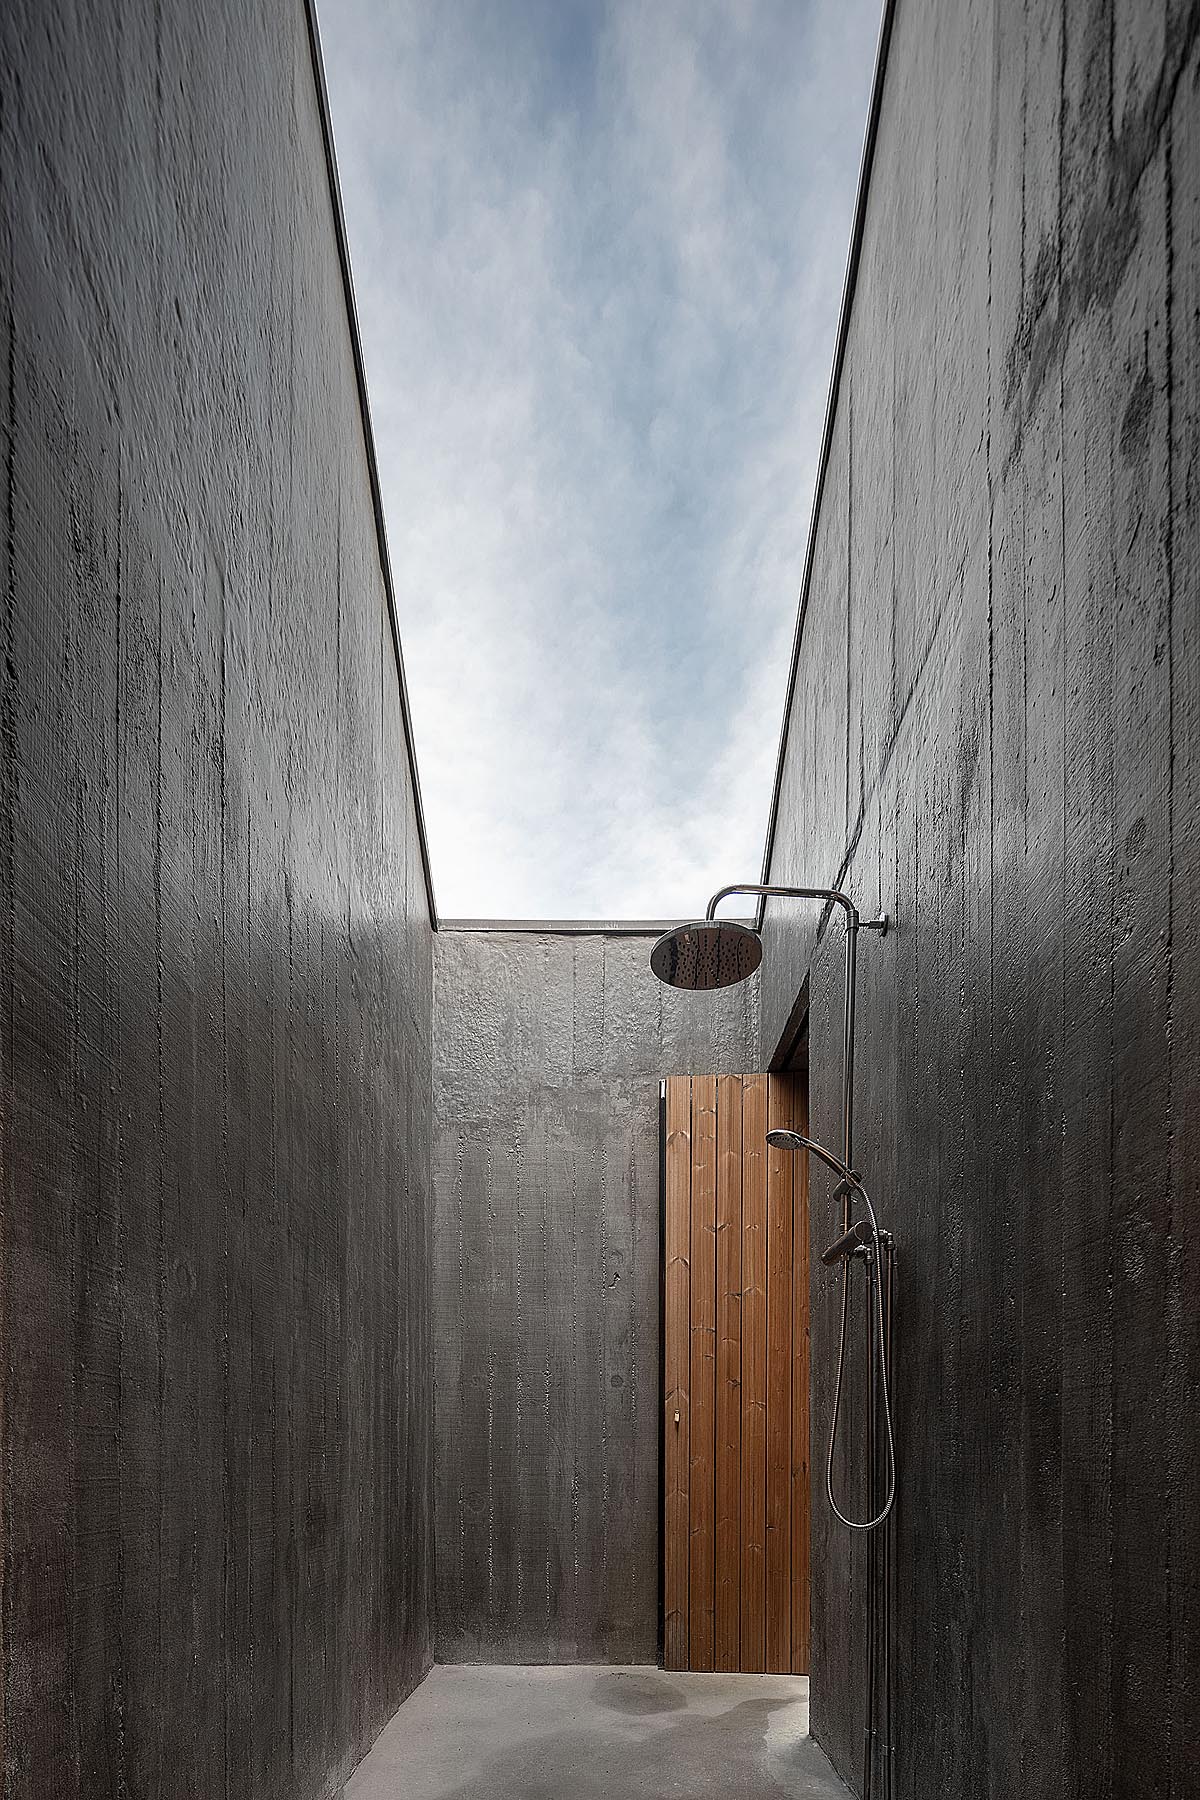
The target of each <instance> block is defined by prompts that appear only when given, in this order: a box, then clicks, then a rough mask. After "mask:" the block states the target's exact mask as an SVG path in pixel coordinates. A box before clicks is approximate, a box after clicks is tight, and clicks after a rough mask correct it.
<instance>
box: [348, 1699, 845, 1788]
mask: <svg viewBox="0 0 1200 1800" xmlns="http://www.w3.org/2000/svg"><path fill="white" fill-rule="evenodd" d="M846 1793H847V1790H846V1789H845V1788H844V1787H843V1785H842V1783H841V1782H840V1781H839V1780H838V1778H837V1776H836V1775H835V1774H834V1773H833V1771H832V1769H831V1768H830V1766H829V1763H828V1762H827V1761H826V1759H825V1757H824V1756H823V1755H822V1753H821V1751H820V1750H819V1749H818V1748H817V1746H816V1745H815V1744H814V1743H813V1742H812V1740H811V1739H810V1738H809V1736H808V1682H807V1680H806V1679H805V1678H804V1677H803V1676H790V1675H681V1674H667V1673H665V1672H664V1671H663V1670H662V1669H657V1668H647V1667H642V1666H636V1665H635V1666H633V1667H624V1668H620V1667H611V1666H609V1667H586V1666H577V1667H575V1668H569V1669H568V1668H557V1669H546V1668H540V1669H528V1668H511V1667H510V1668H486V1667H476V1668H463V1667H459V1668H447V1667H443V1666H439V1667H438V1668H435V1669H434V1670H433V1672H432V1673H431V1674H430V1676H429V1678H428V1679H427V1680H426V1681H425V1682H424V1684H423V1685H422V1686H421V1687H420V1688H418V1689H417V1692H416V1693H415V1694H414V1695H413V1696H412V1698H411V1699H410V1700H408V1701H406V1702H405V1704H404V1705H403V1706H402V1707H401V1708H400V1710H399V1712H398V1713H397V1714H396V1716H395V1718H394V1719H393V1720H392V1721H391V1723H390V1724H389V1725H388V1727H387V1729H386V1730H385V1731H384V1732H383V1733H382V1735H381V1736H380V1738H379V1739H378V1741H377V1742H376V1744H375V1746H374V1747H373V1749H372V1750H371V1752H370V1754H369V1755H368V1756H367V1758H366V1759H365V1761H364V1762H363V1763H362V1764H360V1766H359V1768H358V1769H357V1770H356V1771H355V1773H354V1775H353V1776H352V1778H351V1780H350V1782H349V1783H348V1785H347V1787H346V1794H345V1800H846Z"/></svg>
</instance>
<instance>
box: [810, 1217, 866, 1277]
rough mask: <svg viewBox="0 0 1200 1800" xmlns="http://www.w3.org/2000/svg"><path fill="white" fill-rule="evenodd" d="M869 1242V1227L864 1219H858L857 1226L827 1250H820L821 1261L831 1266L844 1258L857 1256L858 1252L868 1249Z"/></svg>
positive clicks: (844, 1233) (853, 1226) (852, 1227)
mask: <svg viewBox="0 0 1200 1800" xmlns="http://www.w3.org/2000/svg"><path fill="white" fill-rule="evenodd" d="M871 1240H872V1233H871V1227H870V1226H869V1225H868V1224H867V1222H866V1220H865V1219H860V1220H859V1221H858V1224H857V1225H852V1226H851V1227H850V1229H849V1231H844V1232H843V1233H842V1235H841V1237H840V1238H838V1239H837V1240H836V1241H835V1242H834V1243H832V1244H830V1246H829V1248H828V1250H822V1252H821V1261H822V1262H823V1263H827V1264H829V1265H831V1266H832V1264H834V1263H836V1262H841V1260H842V1258H843V1257H844V1256H857V1255H858V1253H859V1251H860V1250H865V1249H866V1248H867V1247H868V1245H869V1244H870V1243H871Z"/></svg>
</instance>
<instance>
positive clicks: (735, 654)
mask: <svg viewBox="0 0 1200 1800" xmlns="http://www.w3.org/2000/svg"><path fill="white" fill-rule="evenodd" d="M321 22H322V28H323V36H324V48H325V56H326V62H327V72H328V79H329V87H330V96H331V106H332V111H333V121H334V132H335V137H336V141H337V149H338V159H339V165H340V168H341V175H342V185H343V193H344V201H345V208H346V215H347V222H348V229H349V235H350V245H351V256H352V261H353V265H354V273H355V284H356V289H357V294H358V301H359V309H360V314H361V320H362V330H363V339H364V353H365V357H366V364H367V374H368V382H369V387H370V393H371V407H372V417H373V422H374V427H375V435H376V440H377V446H378V452H379V462H380V472H381V479H382V485H383V489H384V503H385V511H386V515H387V526H388V541H389V547H390V552H391V557H392V563H393V568H394V572H395V577H396V586H397V600H398V606H399V611H400V623H401V632H402V636H403V641H404V649H405V660H406V664H407V669H408V676H409V686H410V690H411V695H412V704H413V719H414V730H415V734H416V740H417V752H418V758H419V763H420V769H421V781H422V787H423V791H424V795H425V803H426V811H427V816H428V824H429V835H430V845H431V855H432V862H433V876H434V885H435V889H436V891H437V895H438V900H439V906H440V910H441V911H442V913H443V915H444V916H446V917H461V916H471V917H529V918H535V917H542V918H568V917H605V918H619V917H654V918H658V917H671V916H676V915H680V914H686V913H690V912H693V911H695V910H696V909H697V908H698V907H699V906H700V905H701V904H702V903H703V901H704V900H705V899H706V898H707V895H708V893H709V892H710V891H711V890H712V889H713V888H714V887H716V886H719V885H720V884H721V883H723V882H725V881H729V880H732V879H736V878H749V879H754V878H755V876H756V873H757V869H758V866H759V863H760V860H761V854H762V843H763V837H764V833H765V829H766V818H767V808H768V805H769V800H770V791H771V780H772V774H773V768H774V758H775V749H776V744H777V741H778V734H779V727H780V723H781V716H782V706H783V696H784V688H785V685H786V677H787V661H788V654H789V646H790V640H791V633H792V629H793V625H794V619H795V608H796V598H797V590H798V584H799V579H800V573H801V563H802V555H803V545H804V536H805V532H806V530H807V524H808V513H809V506H810V501H811V493H812V484H813V480H814V476H815V469H816V457H817V451H818V446H819V438H820V428H821V420H822V416H823V411H824V399H825V390H826V386H827V382H828V371H829V365H830V359H831V355H832V346H833V332H834V325H835V321H836V311H837V303H838V298H839V294H840V287H841V276H842V269H843V265H844V261H845V253H846V246H847V242H848V236H849V227H850V217H851V209H852V204H853V193H854V185H855V177H856V172H857V162H858V154H859V147H860V144H861V137H862V128H863V122H864V119H865V113H866V103H867V93H868V88H869V80H870V69H871V62H872V55H873V49H874V41H875V35H876V30H877V23H878V4H877V0H876V3H875V4H870V3H868V0H808V3H805V0H609V3H608V4H604V3H602V0H505V3H504V4H503V5H499V6H497V5H496V4H494V0H456V4H455V5H453V6H446V7H430V6H429V5H427V4H425V0H336V4H333V3H327V4H326V5H324V6H323V7H322V8H321Z"/></svg>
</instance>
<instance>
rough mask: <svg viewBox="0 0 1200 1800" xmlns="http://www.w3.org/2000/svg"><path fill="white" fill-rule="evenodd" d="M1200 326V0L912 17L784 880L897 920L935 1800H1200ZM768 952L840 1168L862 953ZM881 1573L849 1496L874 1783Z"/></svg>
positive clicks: (927, 1725) (918, 1745) (774, 1027)
mask: <svg viewBox="0 0 1200 1800" xmlns="http://www.w3.org/2000/svg"><path fill="white" fill-rule="evenodd" d="M1198 320H1200V5H1197V4H1196V0H1169V3H1163V4H1143V3H1141V0H1137V3H1134V0H1027V3H1025V4H1022V3H1021V0H1000V3H997V0H902V4H900V5H899V6H898V7H897V9H896V23H895V31H894V35H893V39H892V48H891V56H890V61H889V65H888V68H887V73H886V79H885V82H884V87H883V97H882V114H881V119H880V131H879V140H878V149H877V152H876V158H875V164H874V171H873V176H872V180H871V187H870V194H869V197H868V202H867V210H866V226H865V234H864V239H863V246H862V260H861V264H860V267H859V275H858V286H857V291H856V293H855V297H854V303H853V313H852V318H851V322H850V330H849V336H848V342H847V349H846V361H845V366H844V370H843V375H842V380H841V385H840V391H839V396H838V402H837V409H836V418H835V423H834V430H833V436H832V443H831V452H830V463H829V471H828V476H827V479H826V482H825V487H824V495H823V499H822V502H821V505H820V512H819V519H818V525H817V535H816V542H815V550H814V558H813V564H812V578H811V581H810V583H809V585H808V588H807V594H806V600H805V613H804V624H803V630H802V636H801V642H800V653H799V661H798V665H797V674H796V686H795V692H794V696H793V700H792V707H791V713H790V718H789V721H788V736H787V752H786V758H785V763H784V768H783V781H782V792H781V797H780V806H779V813H778V819H777V826H776V835H775V844H774V855H773V859H772V862H771V876H772V879H774V880H775V881H779V882H792V883H801V882H820V883H830V884H840V885H843V886H845V887H846V888H847V889H848V890H849V892H850V893H851V894H852V896H853V897H854V898H855V900H857V901H858V902H859V904H860V905H861V906H862V907H863V908H864V909H867V910H868V911H871V912H873V911H875V910H876V909H877V908H882V909H883V910H885V911H887V912H888V913H890V915H891V917H892V920H893V922H894V923H893V929H892V930H890V931H889V933H888V935H887V937H886V939H884V940H883V941H882V942H881V941H879V940H878V939H876V938H867V939H865V940H864V941H863V942H862V945H861V951H860V955H861V985H860V988H859V1001H860V1013H859V1040H858V1045H859V1060H858V1072H859V1084H858V1094H859V1134H858V1142H857V1146H856V1155H855V1160H856V1162H857V1163H858V1165H859V1167H860V1168H861V1169H862V1170H863V1171H864V1173H865V1176H866V1180H867V1182H868V1184H869V1186H870V1188H871V1192H872V1194H873V1196H874V1199H875V1201H876V1204H877V1205H878V1207H879V1213H880V1220H881V1222H882V1223H883V1224H884V1225H886V1226H888V1227H889V1228H890V1229H891V1230H892V1231H893V1232H894V1233H895V1234H896V1238H897V1242H898V1252H899V1263H898V1270H899V1276H898V1299H897V1336H896V1420H897V1431H898V1439H899V1443H898V1450H899V1467H900V1499H899V1505H898V1508H897V1514H896V1533H897V1563H898V1567H897V1596H898V1619H899V1630H898V1663H897V1711H896V1725H897V1736H898V1739H899V1746H900V1749H899V1765H898V1797H899V1800H927V1797H931V1796H938V1797H942V1796H945V1797H949V1796H967V1795H970V1796H975V1795H984V1794H994V1795H1015V1794H1036V1795H1046V1796H1049V1795H1055V1796H1058V1795H1068V1794H1070V1795H1085V1794H1086V1795H1092V1794H1096V1795H1099V1794H1111V1795H1114V1796H1116V1795H1120V1796H1122V1797H1125V1796H1133V1795H1139V1796H1140V1795H1151V1794H1154V1795H1166V1794H1168V1793H1169V1794H1172V1795H1175V1794H1179V1795H1183V1794H1189V1795H1192V1794H1195V1793H1196V1792H1197V1791H1198V1783H1200V1776H1198V1771H1200V1605H1198V1604H1197V1596H1198V1595H1200V1532H1198V1531H1197V1530H1196V1517H1197V1496H1198V1494H1200V1304H1198V1303H1197V1302H1198V1297H1200V1235H1198V1234H1197V1232H1196V1230H1195V1224H1194V1221H1195V1219H1196V1217H1197V1215H1198V1212H1200V605H1198V603H1197V595H1198V593H1200V503H1198V501H1200V331H1198V330H1197V321H1198ZM766 940H767V941H766V945H765V955H764V958H763V964H762V971H761V978H762V1009H763V1020H764V1039H765V1044H764V1056H768V1055H769V1054H770V1052H771V1051H772V1050H773V1048H774V1046H775V1043H776V1042H777V1040H778V1038H779V1036H780V1035H781V1033H782V1032H783V1029H784V1022H785V1020H786V1019H787V1018H788V1014H789V1011H790V1009H791V1007H792V1005H793V1003H794V1001H795V998H796V995H797V992H798V991H799V989H800V987H801V984H802V982H803V980H804V978H805V976H806V974H808V975H809V976H810V983H809V985H810V992H811V994H812V997H813V1024H812V1034H811V1035H812V1043H811V1056H810V1066H811V1071H812V1076H811V1080H812V1103H813V1125H814V1129H815V1132H816V1135H817V1136H818V1137H822V1138H824V1139H825V1140H826V1141H831V1140H832V1141H835V1142H836V1131H837V1124H836V1117H837V1105H838V1084H839V1078H840V1077H839V1070H840V1056H839V1048H840V1046H839V1037H838V1033H839V1025H840V1007H841V969H840V956H841V934H840V931H839V930H838V929H837V927H836V926H834V927H833V928H832V929H829V930H826V931H825V933H824V935H823V937H822V939H821V941H820V942H819V943H816V944H814V930H813V915H812V913H811V912H810V911H808V910H806V909H804V908H802V907H798V906H788V905H785V904H780V905H777V906H772V907H771V909H770V911H769V914H768V930H767V933H766ZM830 1186H831V1183H830V1182H829V1180H828V1179H827V1178H826V1176H825V1175H824V1174H823V1173H822V1172H821V1171H820V1170H815V1171H814V1174H813V1188H812V1218H813V1228H814V1232H820V1231H822V1230H823V1229H825V1230H827V1229H828V1227H829V1226H830V1224H831V1221H832V1219H833V1218H834V1217H835V1216H836V1215H835V1213H834V1211H833V1209H832V1208H831V1207H830V1205H829V1192H830ZM813 1275H814V1281H813V1294H812V1366H813V1371H814V1386H815V1393H814V1431H815V1436H816V1444H815V1446H814V1457H813V1462H814V1467H816V1468H819V1467H820V1464H821V1458H822V1454H823V1441H824V1435H825V1433H826V1431H827V1429H828V1424H829V1415H830V1407H831V1401H832V1392H831V1389H832V1382H833V1370H834V1367H835V1350H836V1333H837V1319H838V1307H839V1295H840V1289H839V1285H838V1282H839V1279H840V1278H839V1277H838V1276H837V1275H835V1274H833V1273H831V1272H830V1271H828V1270H825V1269H824V1268H822V1266H821V1265H820V1263H819V1262H817V1261H815V1260H814V1263H813ZM858 1329H859V1332H861V1325H860V1326H859V1328H858ZM855 1343H856V1345H858V1344H860V1343H861V1335H856V1338H855ZM861 1442H862V1440H861V1436H860V1435H858V1434H857V1432H856V1427H855V1420H854V1416H853V1414H851V1416H850V1418H849V1419H848V1429H847V1431H846V1432H845V1434H844V1437H843V1454H844V1457H845V1459H846V1461H845V1463H844V1465H843V1467H842V1468H841V1470H840V1471H839V1476H840V1482H841V1488H842V1492H843V1493H846V1494H848V1496H849V1497H850V1498H851V1500H852V1502H853V1503H854V1504H859V1503H860V1499H859V1496H861V1493H862V1487H861V1475H860V1473H859V1471H860V1468H861V1465H860V1464H858V1465H856V1464H855V1463H854V1461H853V1453H854V1451H855V1448H856V1446H857V1447H861ZM866 1553H867V1552H866V1545H865V1544H864V1543H863V1542H862V1541H860V1540H859V1539H856V1538H853V1537H851V1536H849V1535H848V1534H847V1533H845V1532H844V1531H843V1530H842V1529H841V1528H840V1527H839V1526H837V1525H836V1523H834V1522H832V1521H831V1518H830V1513H829V1509H828V1507H827V1506H826V1505H824V1504H823V1503H822V1502H820V1501H818V1504H817V1505H816V1506H815V1507H814V1516H813V1605H812V1614H813V1671H814V1676H813V1691H812V1708H813V1729H814V1732H815V1734H816V1736H817V1739H818V1741H819V1742H820V1743H821V1744H822V1745H824V1746H825V1747H826V1748H827V1749H828V1750H829V1752H830V1755H831V1756H832V1757H833V1759H834V1761H835V1762H836V1763H837V1764H838V1765H839V1766H840V1767H842V1768H843V1769H845V1770H849V1771H856V1770H857V1767H858V1763H859V1759H860V1756H861V1746H862V1727H863V1713H862V1694H863V1667H864V1639H863V1619H864V1608H863V1606H862V1605H861V1604H859V1603H857V1601H856V1603H855V1604H852V1605H847V1598H846V1597H847V1595H854V1596H859V1595H861V1594H862V1591H863V1582H864V1576H865V1567H864V1558H865V1556H866ZM854 1778H855V1779H857V1778H858V1777H857V1775H855V1777H854Z"/></svg>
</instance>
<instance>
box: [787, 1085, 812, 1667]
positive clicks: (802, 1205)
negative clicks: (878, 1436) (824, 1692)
mask: <svg viewBox="0 0 1200 1800" xmlns="http://www.w3.org/2000/svg"><path fill="white" fill-rule="evenodd" d="M806 1093H807V1081H806V1080H805V1079H804V1078H803V1077H796V1078H795V1080H794V1083H793V1088H792V1124H793V1126H794V1128H795V1129H796V1130H797V1131H807V1130H808V1106H807V1103H806ZM792 1183H793V1187H792V1491H791V1512H792V1525H791V1535H792V1581H791V1593H792V1662H791V1668H792V1673H793V1675H807V1674H808V1656H809V1624H808V1601H809V1567H808V1564H809V1553H810V1538H811V1532H810V1529H809V1521H810V1519H811V1515H812V1494H811V1491H810V1486H809V1474H810V1471H809V1444H808V1429H809V1402H808V1392H809V1330H808V1318H809V1308H808V1158H807V1156H798V1157H796V1159H795V1164H794V1168H793V1173H792Z"/></svg>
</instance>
